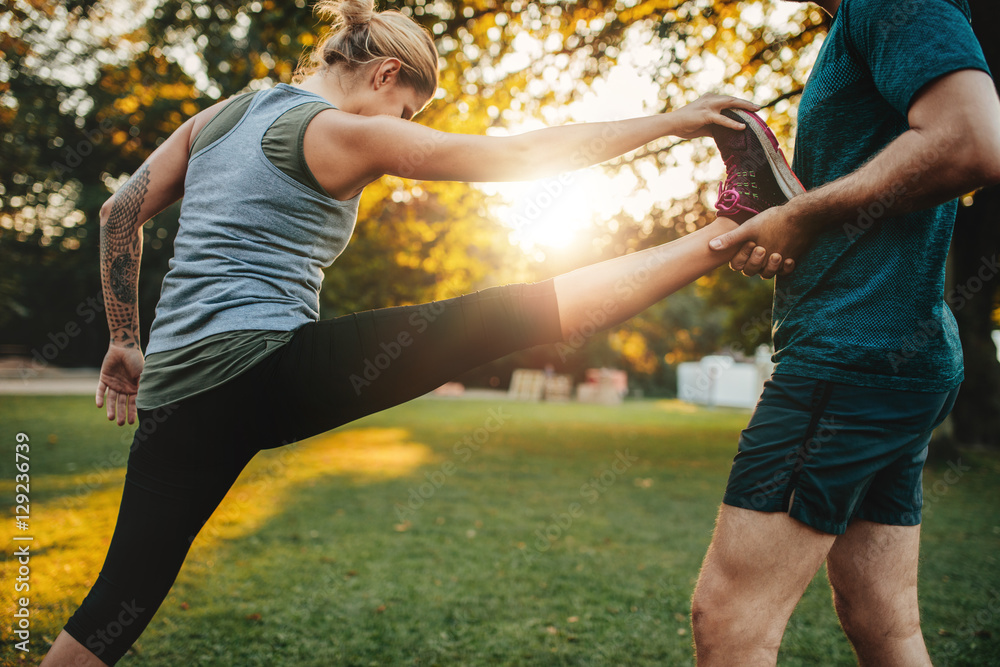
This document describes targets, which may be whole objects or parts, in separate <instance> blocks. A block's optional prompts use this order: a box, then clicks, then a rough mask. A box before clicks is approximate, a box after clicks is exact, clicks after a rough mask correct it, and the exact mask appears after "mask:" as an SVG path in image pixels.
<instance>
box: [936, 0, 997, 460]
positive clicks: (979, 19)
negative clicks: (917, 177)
mask: <svg viewBox="0 0 1000 667" xmlns="http://www.w3.org/2000/svg"><path fill="white" fill-rule="evenodd" d="M969 6H970V7H971V9H972V27H973V29H974V30H975V32H976V36H977V37H978V38H979V42H980V44H981V45H982V47H983V52H984V53H985V54H986V62H987V63H988V64H989V66H990V69H991V70H992V71H993V74H994V76H1000V42H998V40H997V39H996V37H995V35H994V34H992V33H993V32H994V31H995V28H996V26H997V25H1000V6H998V4H997V0H969ZM998 252H1000V187H993V188H989V189H987V190H982V191H980V192H978V193H977V194H976V195H975V198H974V201H973V204H972V206H960V207H959V211H958V218H957V220H956V222H955V235H954V239H953V241H952V247H951V253H952V256H951V259H950V262H949V266H950V269H949V270H950V280H949V283H950V287H949V294H951V295H952V298H951V299H950V302H951V305H952V311H953V312H954V313H955V319H956V320H957V321H958V330H959V335H960V336H961V339H962V350H963V353H964V356H965V382H963V383H962V390H961V392H960V393H959V396H958V401H957V402H956V403H955V409H954V411H953V412H952V414H951V424H950V429H945V430H946V432H950V433H949V434H950V436H951V439H952V440H953V442H952V443H951V444H953V445H987V446H992V447H1000V362H998V361H997V348H996V346H995V345H994V343H993V338H992V332H993V329H994V328H995V327H996V325H995V323H994V320H993V313H994V311H995V310H996V307H997V299H996V297H997V294H998V292H1000V290H998V288H1000V273H998V269H997V266H996V262H997V258H998V257H997V255H998Z"/></svg>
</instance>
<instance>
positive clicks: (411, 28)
mask: <svg viewBox="0 0 1000 667" xmlns="http://www.w3.org/2000/svg"><path fill="white" fill-rule="evenodd" d="M315 11H316V14H318V15H319V17H320V18H321V19H323V20H324V21H328V22H329V23H330V28H329V30H328V31H327V33H326V34H325V35H324V36H323V38H322V39H321V40H320V42H319V44H318V45H317V46H316V48H315V49H313V50H312V52H310V53H308V54H306V56H304V57H303V61H302V63H301V64H300V66H299V68H298V70H297V71H296V73H295V78H296V80H301V79H303V78H305V77H306V76H309V75H310V74H313V73H315V72H317V71H319V70H321V69H324V68H326V67H329V66H330V65H335V64H337V63H343V64H345V65H346V66H347V67H348V68H349V69H351V70H354V69H357V68H360V67H364V66H365V65H368V64H369V63H374V62H378V61H381V60H385V59H386V58H396V59H398V60H399V61H400V63H402V69H401V71H400V81H401V82H402V83H405V84H407V85H410V86H412V87H413V88H414V90H416V91H417V92H419V93H421V94H423V95H427V96H428V97H430V96H432V95H433V94H434V92H435V91H436V90H437V86H438V54H437V49H436V48H435V46H434V40H433V39H431V36H430V33H428V32H427V30H425V29H424V28H423V26H421V25H420V24H419V23H417V22H416V21H414V20H413V19H411V18H409V17H408V16H404V15H403V14H401V13H399V12H397V11H395V10H389V11H384V12H379V11H376V10H375V1H374V0H320V1H319V2H317V3H316V7H315Z"/></svg>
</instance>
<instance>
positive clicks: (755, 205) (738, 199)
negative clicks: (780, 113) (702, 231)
mask: <svg viewBox="0 0 1000 667" xmlns="http://www.w3.org/2000/svg"><path fill="white" fill-rule="evenodd" d="M722 113H723V115H725V116H728V117H730V118H733V119H735V120H738V121H740V122H741V123H743V124H745V125H746V129H745V130H730V129H729V128H727V127H722V126H721V125H716V126H715V127H714V128H713V130H712V137H713V138H714V139H715V144H716V146H718V147H719V152H720V153H722V159H723V160H725V162H726V180H725V182H724V183H720V184H719V201H718V202H717V203H716V205H715V208H716V210H718V212H719V215H721V216H724V217H727V218H730V219H731V220H734V221H735V222H737V223H739V224H743V223H744V222H746V221H747V220H749V219H750V218H752V217H754V216H755V215H757V214H758V213H760V212H761V211H764V210H766V209H769V208H771V207H772V206H780V205H782V204H784V203H785V202H787V201H788V200H789V199H791V198H792V197H795V196H797V195H800V194H803V193H804V192H805V191H806V190H805V188H804V187H802V183H800V182H799V179H798V178H797V177H796V176H795V173H794V172H792V168H791V167H789V166H788V162H786V161H785V155H784V153H782V152H781V148H780V147H779V146H778V140H777V139H775V138H774V133H773V132H771V130H770V129H769V128H768V127H767V124H766V123H765V122H764V121H763V120H761V119H760V117H759V116H757V115H756V114H754V113H750V112H749V111H743V110H741V109H725V110H723V112H722Z"/></svg>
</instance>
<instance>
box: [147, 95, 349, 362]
mask: <svg viewBox="0 0 1000 667" xmlns="http://www.w3.org/2000/svg"><path fill="white" fill-rule="evenodd" d="M317 101H320V102H325V100H323V98H322V97H320V96H319V95H316V94H314V93H310V92H306V91H303V90H300V89H298V88H294V87H292V86H288V85H285V84H278V85H277V86H275V87H274V88H272V89H270V90H265V91H261V92H260V93H258V94H257V95H255V96H254V99H253V102H252V103H251V104H250V106H249V108H248V109H247V111H246V113H245V114H244V115H243V118H241V119H240V121H239V122H238V123H237V124H236V125H235V126H234V127H233V128H232V129H231V130H230V131H229V132H227V133H226V134H225V135H223V136H222V137H221V138H220V139H218V140H216V141H214V142H213V143H211V144H209V145H208V146H207V147H205V148H203V149H201V150H199V151H198V152H197V153H195V154H194V155H192V156H191V159H190V161H189V162H188V170H187V176H186V178H185V181H184V200H183V202H182V204H181V216H180V227H179V229H178V232H177V237H176V239H175V241H174V257H173V259H171V260H170V264H169V271H168V272H167V275H166V277H165V278H164V279H163V288H162V290H161V292H160V300H159V303H158V304H157V306H156V316H155V318H154V319H153V325H152V328H151V330H150V334H149V344H148V346H147V348H146V354H147V355H148V354H154V353H157V352H163V351H167V350H173V349H177V348H180V347H184V346H185V345H189V344H191V343H194V342H196V341H198V340H201V339H203V338H206V337H208V336H211V335H214V334H218V333H223V332H227V331H247V330H254V329H267V330H270V331H292V330H295V329H297V328H299V327H300V326H302V325H303V324H305V323H307V322H311V321H315V320H317V319H319V290H320V287H321V285H322V281H323V269H325V268H326V267H328V266H330V265H331V264H332V263H333V261H334V260H335V259H336V258H337V256H338V255H340V253H341V252H342V251H343V250H344V248H345V247H346V246H347V242H348V240H350V238H351V234H352V233H353V231H354V225H355V222H356V221H357V213H358V200H359V198H360V195H358V196H356V197H354V198H352V199H350V200H348V201H339V200H336V199H333V198H331V197H327V196H325V195H323V194H321V193H319V192H316V191H315V190H314V189H312V188H310V187H308V186H306V185H304V184H302V183H299V182H298V181H296V180H295V179H293V178H291V177H289V176H288V175H287V174H285V173H283V172H282V171H281V170H279V169H278V168H277V167H275V166H274V165H273V164H272V163H271V162H270V161H269V160H268V159H267V157H266V156H265V155H264V151H263V149H262V148H261V141H262V140H263V138H264V134H265V133H266V132H267V130H268V128H269V127H270V126H271V124H272V123H274V121H275V120H277V119H278V118H279V117H280V116H281V115H282V114H283V113H285V112H286V111H288V110H289V109H292V108H294V107H296V106H299V105H301V104H307V103H310V102H317ZM330 108H333V106H332V105H330Z"/></svg>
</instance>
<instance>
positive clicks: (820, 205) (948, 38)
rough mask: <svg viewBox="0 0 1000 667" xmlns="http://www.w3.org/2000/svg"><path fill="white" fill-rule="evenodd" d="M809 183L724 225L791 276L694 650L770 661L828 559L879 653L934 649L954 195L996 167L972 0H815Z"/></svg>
mask: <svg viewBox="0 0 1000 667" xmlns="http://www.w3.org/2000/svg"><path fill="white" fill-rule="evenodd" d="M815 4H818V5H819V6H821V7H822V8H823V9H824V10H826V11H827V12H828V13H829V14H831V15H832V16H833V17H834V20H833V24H832V27H831V28H830V32H829V34H828V35H827V37H826V41H825V42H824V44H823V47H822V51H821V53H820V55H819V58H818V59H817V62H816V65H815V67H814V69H813V71H812V74H811V76H810V78H809V82H808V84H807V85H806V88H805V91H804V92H803V95H802V100H801V103H800V107H799V115H798V119H799V129H798V136H797V140H796V150H795V160H794V164H793V168H794V170H795V172H796V174H797V175H798V177H799V179H800V180H801V181H802V184H803V185H804V186H805V188H806V190H807V191H808V192H807V193H806V194H804V195H801V196H799V197H796V198H794V199H792V200H791V201H790V202H789V203H787V204H785V205H784V206H779V207H776V208H772V209H769V210H766V211H764V212H763V213H761V214H760V215H757V216H756V217H754V218H751V219H750V220H748V221H747V222H746V223H744V224H743V225H742V226H741V227H740V228H739V229H737V230H736V231H734V232H731V233H729V234H726V235H725V236H722V237H719V238H718V239H715V240H714V241H713V242H712V247H713V248H715V249H718V250H723V249H725V248H736V247H740V246H742V248H743V249H742V252H740V253H739V254H738V255H737V256H736V257H735V258H734V260H733V262H732V267H733V268H734V269H736V270H742V271H743V272H744V273H746V274H747V275H754V274H758V273H759V274H760V275H761V276H763V277H765V278H770V277H773V276H775V275H776V274H777V273H778V271H779V268H780V264H779V261H780V259H781V258H782V257H784V258H794V259H796V260H797V261H798V268H796V270H795V271H794V272H793V273H791V274H790V275H779V276H778V278H777V284H776V291H777V293H779V294H781V295H782V298H781V299H776V300H775V304H774V310H773V316H772V317H773V323H772V326H773V338H774V345H775V355H774V361H775V370H774V375H773V376H772V378H771V379H770V380H769V381H768V383H767V384H766V386H765V390H764V393H763V395H762V397H761V400H760V402H759V403H758V405H757V408H756V410H755V412H754V415H753V417H752V418H751V420H750V423H749V424H748V426H747V428H746V429H745V430H744V431H743V434H742V435H741V438H740V443H739V450H738V453H737V455H736V458H735V459H734V462H733V469H732V472H731V475H730V479H729V483H728V486H727V488H726V494H725V496H724V499H723V505H722V508H721V510H720V512H719V518H718V522H717V524H716V529H715V534H714V536H713V539H712V545H711V547H710V548H709V550H708V554H707V555H706V557H705V562H704V564H703V567H702V572H701V575H700V577H699V581H698V585H697V587H696V589H695V594H694V600H693V605H692V621H693V625H694V638H695V645H696V649H697V657H698V664H699V665H727V666H728V665H774V664H775V661H776V659H777V653H778V647H779V645H780V643H781V637H782V634H783V632H784V628H785V625H786V623H787V621H788V618H789V616H790V615H791V613H792V610H793V609H794V607H795V604H796V603H797V602H798V600H799V598H800V597H801V595H802V592H803V591H804V590H805V587H806V585H807V584H808V583H809V581H810V580H811V579H812V578H813V576H814V575H815V573H816V572H817V571H818V569H819V567H820V566H821V565H822V564H823V562H824V561H825V562H826V563H827V567H828V572H829V577H830V582H831V585H832V588H833V595H834V603H835V606H836V609H837V613H838V615H839V617H840V620H841V624H842V626H843V628H844V630H845V632H846V633H847V636H848V638H849V639H850V641H851V643H852V644H853V645H854V648H855V651H856V652H857V654H858V659H859V661H860V662H861V663H862V664H866V665H880V666H891V665H900V666H905V667H912V666H915V665H930V658H929V656H928V653H927V649H926V647H925V646H924V641H923V636H922V633H921V630H920V620H919V612H918V608H917V561H918V552H919V534H920V508H921V504H922V495H921V472H922V468H923V463H924V460H925V458H926V456H927V443H928V442H929V440H930V435H931V432H932V431H933V429H934V427H935V426H936V425H937V424H939V423H940V422H941V421H942V420H943V419H944V418H945V416H946V415H947V414H948V412H949V411H950V410H951V406H952V405H953V403H954V400H955V396H956V394H957V391H958V385H959V384H960V383H961V381H962V377H963V376H962V355H961V346H960V344H959V340H958V332H957V328H956V325H955V320H954V317H952V314H951V311H950V310H949V308H948V306H947V304H946V303H945V300H944V275H945V258H946V256H947V253H948V246H949V242H950V239H951V232H952V227H953V224H954V221H955V212H956V202H955V201H954V200H955V198H956V197H958V196H960V195H962V194H964V193H967V192H970V191H972V190H975V189H976V188H979V187H982V186H986V185H991V184H995V183H997V182H1000V102H998V100H997V95H996V90H995V87H994V84H993V80H992V79H991V78H990V74H989V70H988V68H987V66H986V62H985V59H984V57H983V54H982V50H981V48H980V46H979V44H978V42H977V41H976V38H975V36H974V34H973V32H972V29H971V25H970V13H969V8H968V4H967V2H966V0H910V2H908V3H896V2H885V1H884V0H816V3H815Z"/></svg>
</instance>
